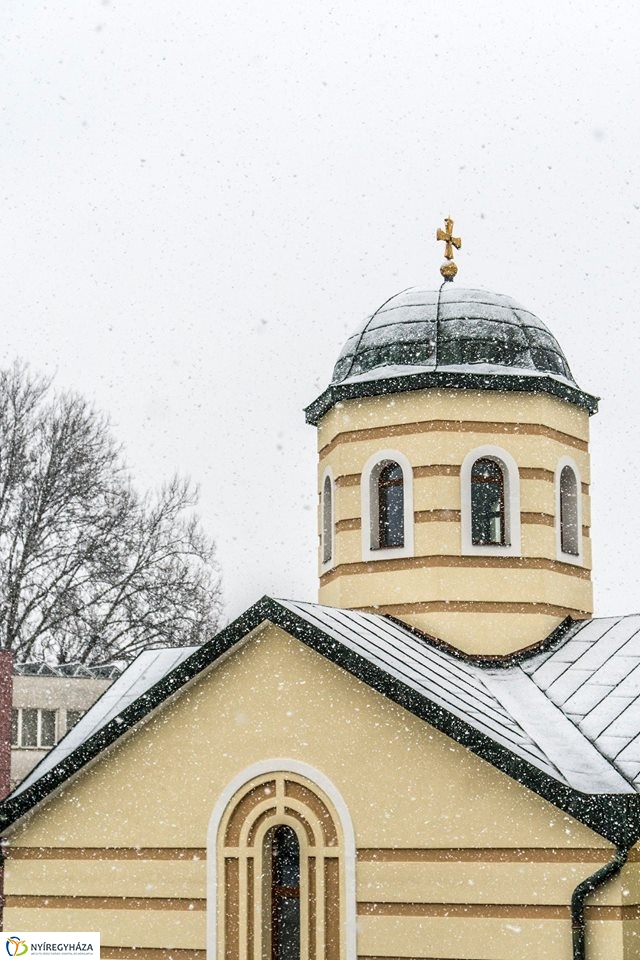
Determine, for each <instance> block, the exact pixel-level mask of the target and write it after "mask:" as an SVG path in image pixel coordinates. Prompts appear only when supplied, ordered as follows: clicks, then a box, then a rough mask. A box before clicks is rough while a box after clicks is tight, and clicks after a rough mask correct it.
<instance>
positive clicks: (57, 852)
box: [5, 846, 207, 860]
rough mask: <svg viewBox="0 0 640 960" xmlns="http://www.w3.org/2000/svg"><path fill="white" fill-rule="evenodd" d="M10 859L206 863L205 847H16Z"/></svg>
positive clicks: (10, 849)
mask: <svg viewBox="0 0 640 960" xmlns="http://www.w3.org/2000/svg"><path fill="white" fill-rule="evenodd" d="M5 856H6V857H7V859H9V860H206V857H207V851H206V849H205V848H204V847H12V846H8V847H7V848H6V850H5Z"/></svg>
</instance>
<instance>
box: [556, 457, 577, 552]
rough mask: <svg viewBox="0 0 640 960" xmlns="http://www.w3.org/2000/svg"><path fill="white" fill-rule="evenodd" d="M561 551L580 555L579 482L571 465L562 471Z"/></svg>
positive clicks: (565, 466)
mask: <svg viewBox="0 0 640 960" xmlns="http://www.w3.org/2000/svg"><path fill="white" fill-rule="evenodd" d="M560 550H561V552H562V553H568V554H569V555H570V556H573V557H577V556H579V554H580V529H579V517H578V481H577V479H576V475H575V472H574V470H573V469H572V468H571V467H570V466H569V464H565V465H564V467H563V468H562V470H561V471H560Z"/></svg>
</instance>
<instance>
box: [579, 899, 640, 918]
mask: <svg viewBox="0 0 640 960" xmlns="http://www.w3.org/2000/svg"><path fill="white" fill-rule="evenodd" d="M587 920H640V906H638V904H635V903H634V904H630V905H628V906H627V905H624V906H602V907H598V906H593V907H587Z"/></svg>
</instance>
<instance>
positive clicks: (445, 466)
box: [413, 463, 460, 478]
mask: <svg viewBox="0 0 640 960" xmlns="http://www.w3.org/2000/svg"><path fill="white" fill-rule="evenodd" d="M413 476H414V478H415V477H459V476H460V464H459V463H429V464H425V465H424V466H421V467H414V468H413Z"/></svg>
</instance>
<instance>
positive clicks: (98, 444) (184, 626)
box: [0, 364, 221, 664]
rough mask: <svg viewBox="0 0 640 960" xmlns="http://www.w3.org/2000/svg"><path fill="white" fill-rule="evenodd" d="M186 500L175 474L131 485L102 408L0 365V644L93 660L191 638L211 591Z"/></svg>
mask: <svg viewBox="0 0 640 960" xmlns="http://www.w3.org/2000/svg"><path fill="white" fill-rule="evenodd" d="M196 501H197V491H196V490H195V489H193V488H192V487H191V485H190V484H189V483H188V482H187V481H186V480H181V479H179V478H177V477H176V478H174V479H172V480H171V481H170V482H169V483H168V484H166V486H164V487H163V488H162V489H161V490H160V491H159V492H158V493H157V494H155V495H152V494H148V495H146V496H144V497H140V496H138V495H137V494H136V492H135V491H134V489H133V487H132V485H131V482H130V478H129V475H128V473H127V470H126V468H125V465H124V462H123V459H122V455H121V452H120V450H119V448H118V447H117V446H116V444H115V442H114V440H113V438H112V436H111V433H110V430H109V425H108V423H107V422H106V420H105V418H104V417H102V416H100V415H99V414H97V413H96V412H95V411H94V410H93V409H92V408H91V406H90V405H89V404H88V403H87V402H86V401H85V400H84V399H83V398H82V397H79V396H77V395H75V394H56V393H54V392H53V390H52V388H51V385H50V383H49V382H48V381H47V380H45V379H44V378H42V377H39V376H36V375H33V374H32V373H30V371H29V370H28V368H26V367H25V366H23V365H21V364H15V365H14V366H13V367H12V368H10V369H8V370H0V647H2V648H5V649H10V650H12V651H13V652H14V654H15V656H16V658H17V659H18V660H20V661H26V660H30V659H34V658H38V659H41V658H44V659H47V660H49V661H50V662H69V661H71V660H79V661H82V662H85V663H91V664H100V663H106V662H108V661H111V660H114V659H122V658H130V657H131V656H133V655H135V654H136V653H138V652H139V651H140V650H141V649H143V648H144V647H146V646H149V645H150V644H154V643H162V644H164V645H170V646H182V645H185V644H198V643H200V642H202V641H203V640H204V639H206V637H207V635H208V634H209V633H210V632H212V631H213V630H214V629H215V627H216V625H217V622H218V620H219V617H220V608H221V592H220V577H219V573H218V569H217V567H216V566H215V563H214V559H213V544H212V542H211V541H210V540H209V539H208V538H207V537H206V536H205V535H204V533H203V532H202V530H201V528H200V525H199V523H198V520H197V518H196V517H195V515H194V514H193V507H194V506H195V504H196Z"/></svg>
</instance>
